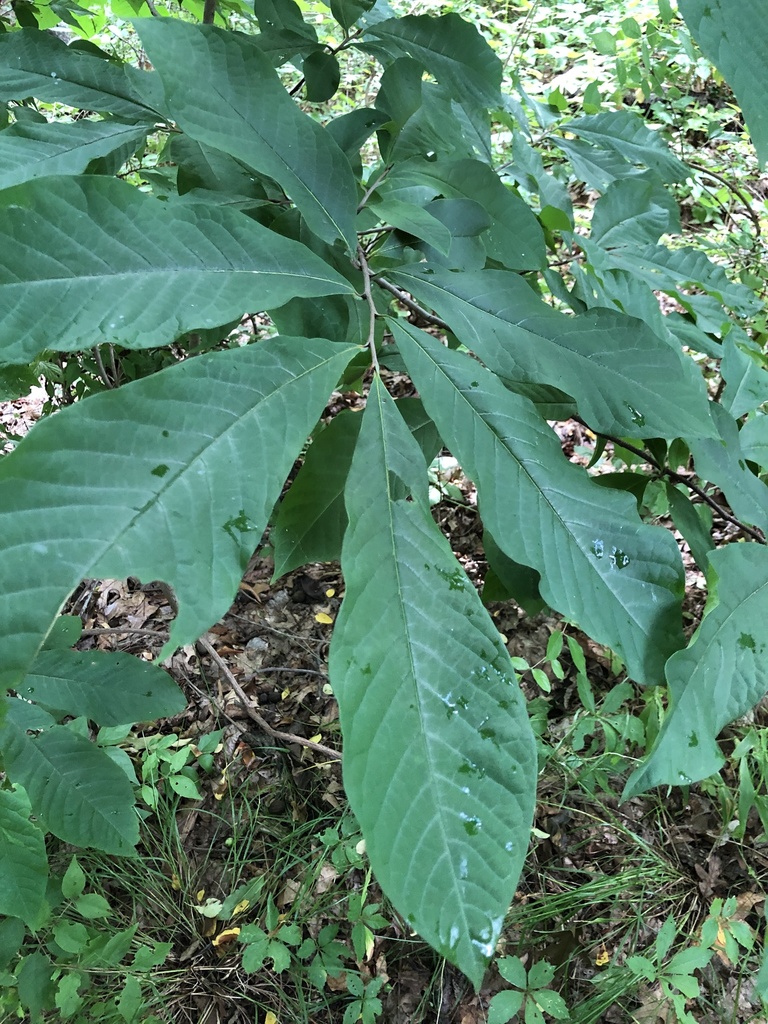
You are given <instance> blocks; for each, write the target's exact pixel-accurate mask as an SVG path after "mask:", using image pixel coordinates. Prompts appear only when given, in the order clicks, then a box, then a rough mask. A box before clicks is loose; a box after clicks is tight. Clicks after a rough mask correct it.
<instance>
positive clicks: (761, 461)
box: [739, 415, 768, 470]
mask: <svg viewBox="0 0 768 1024" xmlns="http://www.w3.org/2000/svg"><path fill="white" fill-rule="evenodd" d="M739 444H740V446H741V452H742V455H743V456H744V458H745V459H749V460H750V461H751V462H756V463H757V465H758V466H759V467H760V469H761V470H767V469H768V416H764V415H761V416H753V417H752V419H751V420H747V422H746V423H745V424H744V426H743V427H742V428H741V430H740V431H739Z"/></svg>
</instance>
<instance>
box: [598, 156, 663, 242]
mask: <svg viewBox="0 0 768 1024" xmlns="http://www.w3.org/2000/svg"><path fill="white" fill-rule="evenodd" d="M680 231H681V227H680V213H679V210H678V206H677V203H676V202H675V200H674V198H673V197H672V195H670V193H669V192H668V191H667V190H666V189H665V188H664V186H663V185H662V183H661V181H660V179H659V178H657V177H656V175H655V174H652V175H649V176H647V177H646V176H644V177H642V178H624V179H623V180H621V181H614V182H613V183H612V184H611V185H609V186H608V188H607V189H606V192H605V195H603V196H602V197H601V198H600V199H598V201H597V202H596V203H595V206H594V210H593V211H592V224H591V229H590V238H592V240H593V241H595V242H599V243H600V245H602V246H604V247H607V248H610V247H611V246H615V245H618V246H628V245H647V244H649V243H650V244H652V245H653V244H655V243H656V242H658V240H659V238H660V237H661V236H662V235H663V234H665V233H669V234H679V233H680Z"/></svg>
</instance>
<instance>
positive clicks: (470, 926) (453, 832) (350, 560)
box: [330, 378, 536, 986]
mask: <svg viewBox="0 0 768 1024" xmlns="http://www.w3.org/2000/svg"><path fill="white" fill-rule="evenodd" d="M346 504H347V513H348V516H349V522H350V526H349V528H348V530H347V534H346V537H345V539H344V549H343V553H342V569H343V572H344V578H345V583H346V594H345V598H344V602H343V604H342V608H341V611H340V613H339V616H338V619H337V622H336V627H335V629H334V633H333V640H332V643H331V654H330V671H331V679H332V681H333V687H334V692H335V694H336V696H337V698H338V701H339V710H340V719H341V724H342V730H343V733H344V744H345V753H344V785H345V789H346V792H347V795H348V796H349V799H350V803H351V805H352V808H353V810H354V812H355V815H356V817H357V819H358V820H359V822H360V825H361V827H362V830H363V835H364V836H365V839H366V849H367V852H368V855H369V857H370V860H371V864H372V866H373V869H374V871H375V873H376V877H377V878H378V880H379V882H380V884H381V885H382V888H383V889H384V891H385V892H386V893H387V895H388V896H389V898H390V899H391V900H392V902H393V903H394V904H395V906H396V907H398V909H399V910H400V911H401V912H402V913H403V914H404V915H405V916H406V918H407V920H408V921H409V923H410V924H411V925H412V926H413V927H414V929H416V930H417V931H418V932H419V933H420V934H421V935H422V936H423V937H424V938H425V939H426V940H427V941H428V942H430V943H431V944H432V945H433V946H434V947H435V948H436V949H437V950H438V951H439V952H441V953H442V954H443V955H445V956H446V957H447V958H448V959H449V960H451V961H452V962H453V963H455V964H457V966H459V968H460V969H461V970H462V971H464V973H465V974H467V976H468V977H469V978H470V979H471V980H472V982H473V983H474V984H475V985H476V986H479V984H480V981H481V979H482V976H483V973H484V970H485V967H486V965H487V962H488V959H489V958H490V957H491V956H492V955H493V952H494V948H495V945H496V940H497V938H498V936H499V933H500V931H501V926H502V923H503V920H504V915H505V913H506V910H507V907H508V905H509V901H510V899H511V897H512V894H513V893H514V889H515V884H516V881H517V877H518V874H519V871H520V868H521V866H522V863H523V859H524V857H525V851H526V847H527V844H528V832H529V827H530V822H531V814H532V809H533V797H534V788H535V787H534V786H533V781H534V778H535V775H536V757H535V749H534V745H533V737H532V734H531V731H530V725H529V723H528V718H527V715H526V712H525V708H524V705H523V702H522V699H521V696H520V691H519V688H518V684H517V680H516V678H515V674H514V671H513V669H512V666H511V664H510V661H509V655H508V654H507V651H506V649H505V647H504V646H503V644H502V643H501V639H500V637H499V635H498V632H497V631H496V629H495V627H494V626H493V623H492V622H491V619H490V617H489V616H488V614H487V612H486V611H485V609H484V608H483V607H482V605H481V603H480V600H479V598H478V597H477V594H476V592H475V590H474V588H473V587H472V585H471V584H470V582H469V580H468V579H467V578H466V576H465V575H464V573H463V571H462V569H461V567H460V566H459V564H458V563H457V562H456V560H455V559H454V557H453V555H452V553H451V551H450V548H449V546H448V544H447V542H446V541H445V539H444V538H443V536H442V534H441V533H440V531H439V530H438V528H437V527H436V525H435V523H434V521H433V520H432V517H431V515H430V512H429V503H428V497H427V474H426V463H425V461H424V457H423V455H422V454H421V452H420V451H419V448H418V445H417V444H416V442H415V441H414V440H413V438H412V436H411V435H410V433H409V431H408V429H407V427H406V426H405V424H404V422H403V421H402V419H401V417H400V416H399V414H398V412H397V409H396V406H395V404H394V402H393V401H392V400H391V399H390V398H389V396H388V395H387V393H386V392H385V391H384V388H383V386H382V385H381V383H380V381H379V379H378V378H375V379H374V383H373V385H372V388H371V392H370V395H369V397H368V404H367V407H366V410H365V413H364V414H363V424H362V428H361V432H360V437H359V440H358V445H357V449H356V451H355V456H354V460H353V463H352V469H351V471H350V475H349V481H348V486H347V490H346Z"/></svg>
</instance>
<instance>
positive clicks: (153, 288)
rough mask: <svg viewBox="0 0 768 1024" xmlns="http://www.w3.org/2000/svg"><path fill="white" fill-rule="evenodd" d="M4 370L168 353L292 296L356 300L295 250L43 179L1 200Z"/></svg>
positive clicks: (258, 234) (97, 181)
mask: <svg viewBox="0 0 768 1024" xmlns="http://www.w3.org/2000/svg"><path fill="white" fill-rule="evenodd" d="M0 213H2V217H0V362H4V363H21V362H24V361H25V360H29V359H31V358H32V357H33V356H35V355H36V354H37V353H38V352H39V351H40V350H42V349H45V348H55V349H58V350H59V351H74V350H79V349H83V348H85V347H87V346H89V345H98V344H100V343H101V342H103V341H111V342H115V343H117V344H120V345H123V346H125V347H127V348H146V347H149V346H152V345H164V344H167V343H168V342H171V341H173V340H174V339H176V338H178V337H179V336H180V335H181V334H184V333H185V332H186V331H190V330H195V329H197V328H207V327H219V326H220V325H221V324H223V323H227V322H228V321H229V320H231V319H232V318H233V317H238V316H242V314H243V313H245V312H246V311H251V310H257V309H266V308H268V307H270V306H280V305H282V303H283V302H287V301H288V299H290V298H291V297H293V296H295V295H327V294H329V293H347V294H349V293H352V292H353V289H352V286H351V285H350V284H349V283H348V282H347V281H345V280H344V278H342V277H341V276H340V275H339V274H337V273H336V272H335V271H334V270H332V269H331V268H330V267H329V266H327V264H326V263H325V262H323V261H321V260H320V259H319V258H318V257H316V256H315V255H314V254H313V253H311V252H309V250H308V249H306V248H305V247H304V246H302V245H301V244H300V243H298V242H294V241H293V240H291V239H288V238H281V237H279V236H278V235H276V234H275V233H274V232H271V231H269V230H267V229H266V228H263V227H262V226H261V225H259V224H257V223H256V221H254V220H251V219H250V218H248V217H244V216H242V215H241V214H239V213H235V212H233V211H231V210H225V209H207V208H204V207H202V206H194V207H192V206H185V207H182V206H180V205H177V204H168V203H162V202H160V201H159V200H157V199H152V198H151V197H149V196H146V195H144V194H142V193H141V192H140V191H139V190H138V189H136V188H133V187H132V186H131V185H128V184H127V183H125V182H122V181H118V180H115V179H110V178H101V177H89V176H86V177H79V178H69V177H65V178H46V179H44V180H43V179H40V180H38V181H31V182H27V183H25V184H24V185H18V186H16V187H15V188H12V189H6V190H5V192H2V193H0Z"/></svg>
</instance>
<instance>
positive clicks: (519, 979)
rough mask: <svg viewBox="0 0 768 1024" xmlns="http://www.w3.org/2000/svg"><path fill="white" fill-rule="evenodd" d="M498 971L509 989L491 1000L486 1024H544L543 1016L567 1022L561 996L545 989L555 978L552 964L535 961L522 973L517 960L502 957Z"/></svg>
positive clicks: (523, 968)
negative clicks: (516, 1023)
mask: <svg viewBox="0 0 768 1024" xmlns="http://www.w3.org/2000/svg"><path fill="white" fill-rule="evenodd" d="M498 968H499V973H500V974H501V976H502V978H504V980H505V981H508V982H509V984H510V985H512V989H509V990H507V991H505V992H498V993H497V994H496V995H495V996H494V997H493V999H491V1004H490V1006H489V1007H488V1024H507V1021H512V1020H519V1021H525V1024H544V1022H545V1021H546V1017H545V1014H547V1015H548V1016H549V1017H554V1019H555V1020H569V1019H570V1015H569V1013H568V1008H567V1007H566V1005H565V1001H564V1000H563V997H562V996H561V995H560V994H559V993H558V992H555V991H553V990H552V989H551V988H547V986H548V985H549V984H551V982H552V979H553V978H554V976H555V968H554V967H553V966H552V964H550V963H548V962H547V961H546V960H539V961H538V962H537V963H535V964H533V966H532V967H531V969H530V970H529V971H526V969H525V967H524V966H523V963H522V961H521V960H520V959H519V958H518V957H516V956H505V957H502V958H501V959H500V960H499V961H498ZM520 1014H522V1016H520Z"/></svg>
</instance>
